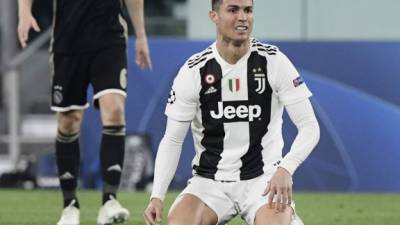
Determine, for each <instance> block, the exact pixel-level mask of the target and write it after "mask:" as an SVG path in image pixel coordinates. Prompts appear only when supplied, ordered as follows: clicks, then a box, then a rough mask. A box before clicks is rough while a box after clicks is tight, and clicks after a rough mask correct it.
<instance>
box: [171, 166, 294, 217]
mask: <svg viewBox="0 0 400 225" xmlns="http://www.w3.org/2000/svg"><path fill="white" fill-rule="evenodd" d="M273 172H274V171H273ZM272 175H273V173H269V174H263V175H261V176H259V177H256V178H254V179H251V180H243V181H236V182H223V181H215V180H212V179H209V178H204V177H201V176H197V175H195V176H194V177H192V178H191V179H190V180H189V181H188V185H187V186H186V188H185V189H184V190H183V191H182V192H181V193H180V194H179V196H178V197H177V199H176V200H175V202H174V204H175V203H176V202H178V200H179V199H180V198H182V197H183V195H184V194H192V195H194V196H196V197H198V198H199V199H200V200H201V201H202V202H204V203H205V204H206V205H207V206H208V207H210V208H211V209H212V210H213V211H214V212H215V213H216V214H217V216H218V224H221V225H222V224H226V223H227V222H229V221H230V220H231V219H232V218H233V217H235V216H236V215H240V216H241V217H242V218H243V219H244V220H245V221H246V223H247V224H249V225H253V224H254V220H255V216H256V213H257V211H258V209H259V208H261V207H262V206H263V205H265V204H266V203H267V202H268V196H262V193H263V192H264V190H265V188H266V187H267V183H268V181H269V180H270V179H271V177H272ZM171 208H172V207H171ZM292 208H293V210H294V202H292Z"/></svg>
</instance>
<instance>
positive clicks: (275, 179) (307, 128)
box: [264, 99, 320, 211]
mask: <svg viewBox="0 0 400 225" xmlns="http://www.w3.org/2000/svg"><path fill="white" fill-rule="evenodd" d="M286 110H287V112H288V114H289V117H290V119H291V120H292V121H293V123H294V124H295V125H296V127H297V130H298V133H297V136H296V138H295V140H294V142H293V144H292V146H291V148H290V151H289V153H288V154H286V155H285V157H284V158H283V160H282V162H281V164H280V165H279V167H278V169H277V170H276V172H275V174H274V175H273V176H272V178H271V180H270V182H269V183H268V186H267V189H266V190H265V192H264V195H267V194H268V193H270V192H271V193H270V195H269V196H268V204H269V206H270V207H271V206H272V202H273V199H274V198H276V204H275V208H276V209H277V210H278V211H282V210H284V209H285V208H286V205H290V204H291V201H292V185H293V181H292V175H293V173H294V172H295V170H296V169H297V167H298V166H299V165H300V164H301V163H302V162H303V161H304V160H305V159H306V158H307V156H308V155H309V154H310V153H311V151H312V150H313V149H314V147H315V145H316V144H317V143H318V140H319V135H320V133H319V125H318V121H317V119H316V118H315V114H314V111H313V108H312V106H311V103H310V101H309V100H308V99H306V100H303V101H301V102H298V103H294V104H291V105H287V106H286Z"/></svg>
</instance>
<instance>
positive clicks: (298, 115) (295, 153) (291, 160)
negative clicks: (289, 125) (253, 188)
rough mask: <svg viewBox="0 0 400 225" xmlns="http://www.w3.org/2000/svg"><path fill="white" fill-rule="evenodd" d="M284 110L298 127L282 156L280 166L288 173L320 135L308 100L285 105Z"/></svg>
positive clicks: (294, 169)
mask: <svg viewBox="0 0 400 225" xmlns="http://www.w3.org/2000/svg"><path fill="white" fill-rule="evenodd" d="M286 110H287V112H288V114H289V116H290V118H291V120H292V121H293V123H294V124H295V125H296V127H297V129H298V133H297V136H296V138H295V140H294V142H293V144H292V146H291V148H290V151H289V153H288V154H286V155H285V157H284V158H283V160H282V162H281V164H280V167H283V168H284V169H286V170H287V171H289V173H290V174H292V175H293V173H294V172H295V171H296V169H297V167H299V166H300V164H301V163H302V162H303V161H304V160H305V159H306V158H307V157H308V155H309V154H310V153H311V152H312V150H313V149H314V147H315V146H316V145H317V143H318V141H319V137H320V130H319V125H318V121H317V119H316V118H315V114H314V111H313V109H312V106H311V103H310V101H309V100H308V99H307V100H306V101H305V102H301V103H296V104H293V105H289V106H287V107H286Z"/></svg>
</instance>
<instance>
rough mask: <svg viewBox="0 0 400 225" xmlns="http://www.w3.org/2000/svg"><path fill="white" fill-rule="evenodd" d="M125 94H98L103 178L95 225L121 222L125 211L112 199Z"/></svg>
mask: <svg viewBox="0 0 400 225" xmlns="http://www.w3.org/2000/svg"><path fill="white" fill-rule="evenodd" d="M124 100H125V97H124V96H122V95H118V94H107V95H104V96H102V97H100V101H99V103H100V111H101V118H102V122H103V134H102V141H101V149H100V162H101V174H102V179H103V206H102V207H101V209H100V211H99V215H98V220H97V222H98V224H110V223H122V222H125V221H126V220H127V219H128V216H129V212H128V210H127V209H125V208H123V207H122V206H121V205H120V203H119V202H118V201H117V200H116V196H117V191H118V187H119V184H120V181H121V174H122V168H123V161H124V150H125V125H124V124H125V119H124Z"/></svg>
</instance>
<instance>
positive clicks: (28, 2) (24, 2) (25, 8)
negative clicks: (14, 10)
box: [18, 0, 33, 17]
mask: <svg viewBox="0 0 400 225" xmlns="http://www.w3.org/2000/svg"><path fill="white" fill-rule="evenodd" d="M32 4H33V0H18V16H19V17H21V16H24V15H27V14H28V15H29V14H31V10H32Z"/></svg>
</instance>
